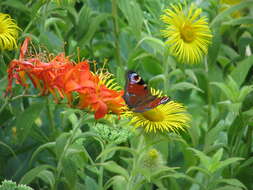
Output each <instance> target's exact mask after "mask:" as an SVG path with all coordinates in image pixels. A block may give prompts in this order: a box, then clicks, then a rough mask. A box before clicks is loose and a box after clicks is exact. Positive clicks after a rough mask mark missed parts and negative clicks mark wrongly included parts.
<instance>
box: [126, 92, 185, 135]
mask: <svg viewBox="0 0 253 190" xmlns="http://www.w3.org/2000/svg"><path fill="white" fill-rule="evenodd" d="M151 92H152V94H153V95H154V94H161V93H159V92H158V91H154V90H151ZM123 115H125V116H126V117H129V118H131V121H130V123H131V124H133V125H134V126H135V127H136V128H138V127H143V128H144V130H145V132H157V131H161V132H164V131H172V132H177V131H178V130H184V128H185V127H188V122H189V121H190V116H189V114H187V112H186V108H185V107H184V106H183V105H182V104H180V103H177V102H174V101H169V102H167V103H166V104H161V105H159V106H157V107H155V108H154V109H152V110H149V111H146V112H141V113H139V112H133V111H131V110H128V111H125V113H124V114H123Z"/></svg>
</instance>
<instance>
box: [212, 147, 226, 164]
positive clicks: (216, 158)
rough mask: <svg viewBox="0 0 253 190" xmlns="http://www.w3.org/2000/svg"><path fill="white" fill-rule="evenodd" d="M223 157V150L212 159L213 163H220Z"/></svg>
mask: <svg viewBox="0 0 253 190" xmlns="http://www.w3.org/2000/svg"><path fill="white" fill-rule="evenodd" d="M222 155H223V149H222V148H221V149H219V150H218V151H217V152H216V153H215V154H214V155H213V157H212V162H214V163H218V162H219V161H220V160H221V157H222Z"/></svg>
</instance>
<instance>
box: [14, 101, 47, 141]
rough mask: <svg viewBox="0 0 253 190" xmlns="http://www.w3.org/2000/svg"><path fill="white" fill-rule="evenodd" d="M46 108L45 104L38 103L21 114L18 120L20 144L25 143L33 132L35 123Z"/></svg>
mask: <svg viewBox="0 0 253 190" xmlns="http://www.w3.org/2000/svg"><path fill="white" fill-rule="evenodd" d="M43 108H44V103H43V102H41V103H36V104H33V105H31V106H30V107H28V108H27V109H26V110H25V111H24V112H22V113H21V114H19V115H18V116H17V119H16V127H17V135H18V138H19V139H20V143H23V142H24V141H25V139H26V137H27V136H28V135H29V133H30V131H31V127H32V125H33V123H34V121H35V120H36V119H37V118H38V117H39V115H40V112H41V111H42V109H43Z"/></svg>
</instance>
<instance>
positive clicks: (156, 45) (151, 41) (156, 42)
mask: <svg viewBox="0 0 253 190" xmlns="http://www.w3.org/2000/svg"><path fill="white" fill-rule="evenodd" d="M144 42H145V43H146V44H148V45H149V46H150V47H152V48H153V49H154V51H155V52H156V51H158V52H159V53H160V54H161V55H163V53H164V48H165V44H164V42H163V41H162V40H160V39H158V38H155V37H152V36H146V37H144V38H142V39H141V40H140V41H139V42H138V43H137V45H136V47H135V48H136V49H137V48H138V47H139V46H140V45H141V44H142V43H144Z"/></svg>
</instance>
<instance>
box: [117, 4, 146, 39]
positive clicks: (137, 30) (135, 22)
mask: <svg viewBox="0 0 253 190" xmlns="http://www.w3.org/2000/svg"><path fill="white" fill-rule="evenodd" d="M117 3H118V6H119V8H120V10H121V11H122V13H123V15H124V16H125V18H126V19H127V21H128V23H129V25H130V27H131V31H132V33H133V34H135V35H136V36H137V37H138V36H140V34H141V29H142V24H143V11H142V10H141V8H140V5H139V4H138V3H137V2H136V1H135V0H128V1H125V0H118V1H117Z"/></svg>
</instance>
